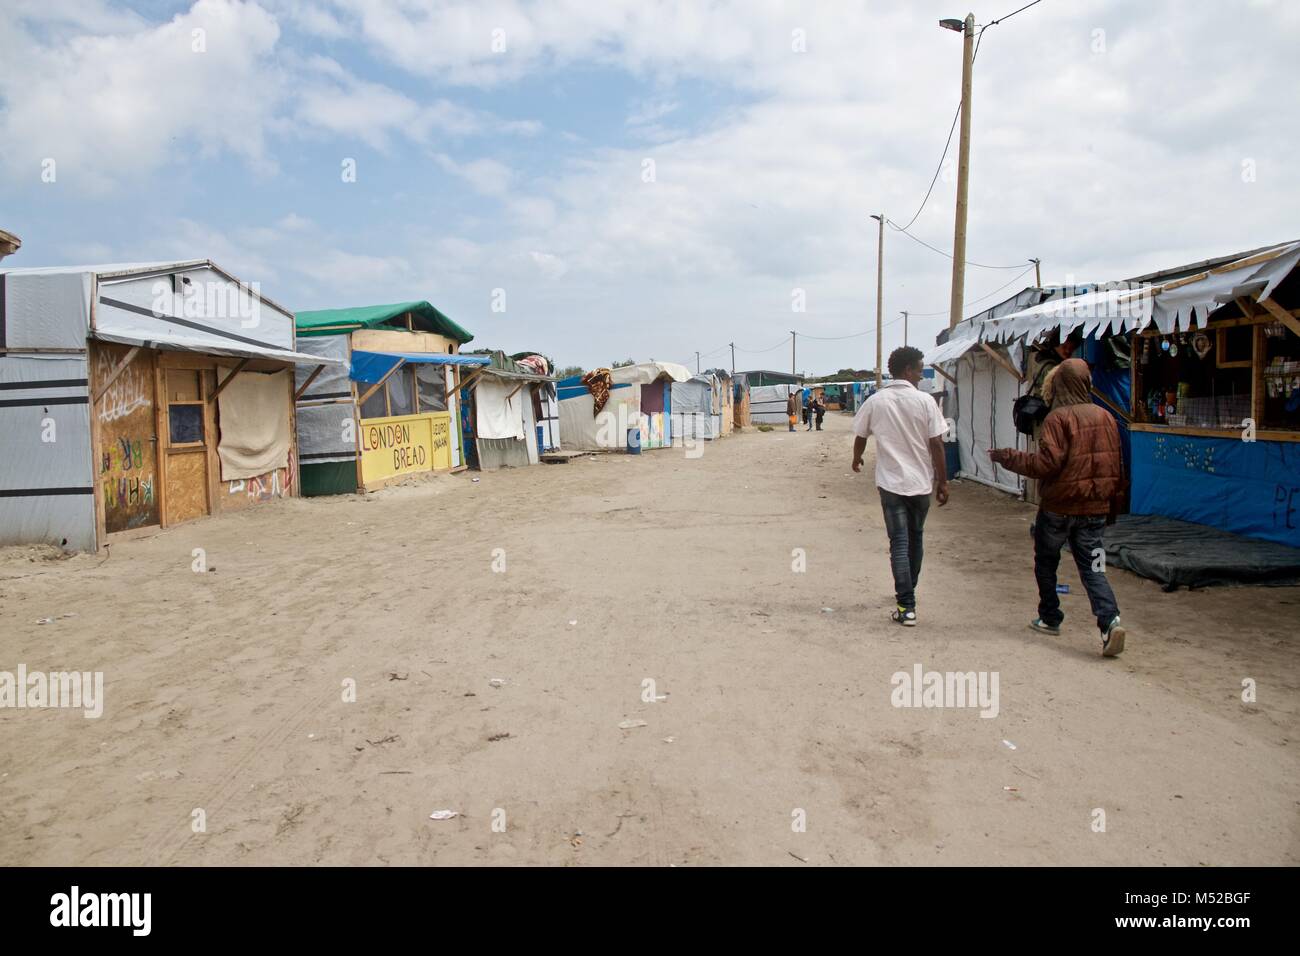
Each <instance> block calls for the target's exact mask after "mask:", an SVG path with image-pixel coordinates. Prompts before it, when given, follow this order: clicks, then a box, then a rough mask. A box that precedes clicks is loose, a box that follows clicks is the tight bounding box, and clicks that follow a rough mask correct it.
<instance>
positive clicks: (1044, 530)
mask: <svg viewBox="0 0 1300 956" xmlns="http://www.w3.org/2000/svg"><path fill="white" fill-rule="evenodd" d="M1091 389H1092V373H1091V371H1090V370H1089V369H1088V364H1087V363H1086V362H1084V361H1083V359H1076V358H1071V359H1066V360H1065V361H1063V362H1061V363H1060V365H1058V366H1057V367H1056V368H1055V369H1053V370H1052V371H1051V372H1050V374H1049V375H1048V376H1047V377H1046V379H1045V382H1044V386H1043V398H1044V401H1046V402H1047V403H1048V404H1049V405H1050V406H1051V411H1049V412H1048V413H1047V417H1046V418H1045V419H1043V428H1042V434H1041V435H1040V437H1039V439H1038V450H1037V451H1036V452H1024V451H1017V450H1016V449H1014V448H995V449H993V450H992V451H991V452H989V457H990V458H991V459H992V460H993V461H995V462H997V463H998V464H999V465H1001V466H1002V467H1003V468H1006V469H1007V470H1008V471H1013V472H1015V473H1016V474H1018V475H1024V476H1026V477H1028V478H1037V479H1038V481H1039V494H1040V500H1039V506H1038V516H1037V517H1036V518H1035V520H1034V577H1035V578H1036V579H1037V581H1038V617H1036V618H1034V619H1033V620H1032V621H1030V622H1029V626H1030V627H1031V628H1033V629H1034V630H1036V631H1041V632H1043V633H1044V634H1060V633H1061V622H1062V621H1063V620H1064V619H1065V615H1064V614H1063V613H1062V611H1061V599H1060V597H1059V596H1058V595H1057V593H1056V572H1057V568H1058V567H1059V566H1060V563H1061V548H1062V547H1063V546H1064V545H1065V544H1066V542H1069V545H1070V553H1071V554H1073V555H1074V565H1075V567H1076V568H1078V569H1079V578H1080V580H1081V581H1082V582H1083V586H1084V588H1085V590H1087V592H1088V602H1089V604H1091V606H1092V613H1093V615H1094V616H1095V617H1096V619H1097V628H1098V629H1099V630H1100V631H1101V652H1102V654H1103V655H1105V656H1106V657H1114V656H1115V655H1117V654H1119V653H1120V652H1121V651H1123V650H1124V638H1125V631H1124V627H1123V626H1122V625H1121V624H1120V620H1119V606H1118V605H1117V604H1116V603H1115V593H1114V591H1112V590H1111V587H1110V582H1109V581H1107V580H1106V574H1105V571H1104V567H1105V557H1106V551H1105V547H1104V545H1103V543H1102V532H1103V529H1104V528H1105V526H1106V523H1107V521H1108V516H1113V514H1114V512H1115V509H1116V506H1117V504H1118V501H1119V497H1120V495H1121V494H1122V493H1123V490H1124V459H1123V457H1122V454H1121V452H1120V442H1119V428H1118V426H1117V425H1116V424H1115V419H1114V418H1112V417H1111V415H1110V413H1109V412H1107V411H1106V410H1105V409H1103V408H1100V407H1099V406H1097V405H1094V404H1093V402H1092V396H1091Z"/></svg>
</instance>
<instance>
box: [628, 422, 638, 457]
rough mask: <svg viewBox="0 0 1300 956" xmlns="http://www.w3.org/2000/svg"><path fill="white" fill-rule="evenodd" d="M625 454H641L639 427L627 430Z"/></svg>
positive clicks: (634, 426)
mask: <svg viewBox="0 0 1300 956" xmlns="http://www.w3.org/2000/svg"><path fill="white" fill-rule="evenodd" d="M627 453H628V454H629V455H639V454H641V426H639V425H633V426H632V427H631V428H629V429H628V430H627Z"/></svg>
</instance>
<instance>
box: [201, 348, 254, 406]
mask: <svg viewBox="0 0 1300 956" xmlns="http://www.w3.org/2000/svg"><path fill="white" fill-rule="evenodd" d="M251 361H253V360H252V359H246V358H245V359H240V360H239V364H238V365H236V366H235V368H234V370H233V371H232V372H231V373H230V374H229V375H227V376H226V377H225V378H223V379H222V380H221V381H220V382H219V383H218V384H217V387H216V390H215V391H213V393H212V395H211V396H209V397H210V398H211V399H212V400H213V401H214V402H215V401H216V400H217V396H218V395H220V394H221V393H222V392H224V391H225V390H226V386H227V385H229V384H230V383H231V382H233V381H234V380H235V376H236V375H238V374H239V373H240V372H242V371H243V370H244V367H245V366H246V365H248V363H249V362H251ZM217 367H218V368H220V367H221V366H217Z"/></svg>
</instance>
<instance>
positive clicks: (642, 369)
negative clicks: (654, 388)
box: [609, 362, 692, 385]
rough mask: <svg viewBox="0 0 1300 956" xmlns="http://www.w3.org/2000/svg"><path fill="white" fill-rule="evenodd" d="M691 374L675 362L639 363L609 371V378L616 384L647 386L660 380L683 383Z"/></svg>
mask: <svg viewBox="0 0 1300 956" xmlns="http://www.w3.org/2000/svg"><path fill="white" fill-rule="evenodd" d="M691 374H692V373H691V370H690V369H688V368H687V367H686V366H685V365H678V364H677V363H676V362H639V363H637V364H636V365H624V366H623V367H621V368H616V369H611V370H610V375H609V377H610V378H611V379H612V380H613V381H614V382H615V383H616V384H626V385H649V384H650V383H651V382H653V381H655V380H657V379H661V378H667V379H670V380H672V381H674V382H685V381H686V380H688V379H689V378H691Z"/></svg>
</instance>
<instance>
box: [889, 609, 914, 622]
mask: <svg viewBox="0 0 1300 956" xmlns="http://www.w3.org/2000/svg"><path fill="white" fill-rule="evenodd" d="M889 619H890V620H891V621H895V622H897V623H899V624H901V625H903V626H904V627H916V611H914V610H913V609H912V608H907V607H903V606H902V605H901V604H900V605H899V606H898V609H897V610H895V611H891V612H890V615H889Z"/></svg>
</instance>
